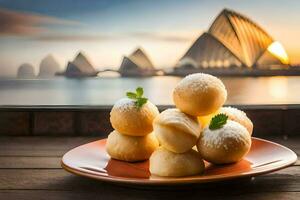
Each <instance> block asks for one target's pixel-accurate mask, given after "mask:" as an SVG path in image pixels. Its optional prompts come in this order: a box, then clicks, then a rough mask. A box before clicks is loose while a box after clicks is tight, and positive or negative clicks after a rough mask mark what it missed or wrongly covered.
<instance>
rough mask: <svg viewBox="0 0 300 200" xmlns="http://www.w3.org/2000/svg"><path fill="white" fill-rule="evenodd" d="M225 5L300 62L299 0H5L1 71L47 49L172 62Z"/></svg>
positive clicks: (112, 63) (114, 59) (0, 9)
mask: <svg viewBox="0 0 300 200" xmlns="http://www.w3.org/2000/svg"><path fill="white" fill-rule="evenodd" d="M223 8H229V9H233V10H235V11H237V12H240V13H242V14H244V15H246V16H248V17H249V18H250V19H252V20H253V21H254V22H257V23H258V24H259V25H260V26H261V27H263V28H264V29H265V30H266V31H267V32H268V33H269V34H270V35H271V36H272V37H273V38H274V39H275V40H277V41H279V42H281V43H282V45H283V46H284V47H285V49H286V51H287V53H288V54H289V57H290V60H291V63H292V64H298V63H300V56H299V54H300V26H299V25H300V12H299V10H300V1H296V0H286V1H282V0H281V1H279V0H273V1H267V0H252V1H241V0H223V1H220V0H219V1H217V0H216V1H212V0H208V1H200V0H185V1H176V0H161V1H158V0H153V1H150V0H148V1H145V0H127V1H125V0H101V1H100V0H89V1H87V0H42V1H41V0H26V1H25V0H24V1H22V0H0V76H15V74H16V71H17V68H18V66H19V65H21V64H22V63H31V64H33V65H34V66H35V68H36V73H37V72H38V65H39V63H40V61H41V59H42V58H44V57H45V56H46V55H47V54H53V55H54V57H56V58H57V60H58V61H59V63H60V64H61V68H62V70H63V69H64V67H65V65H66V62H67V61H68V60H71V59H73V58H74V56H75V54H76V53H77V52H78V51H80V50H82V51H83V52H85V54H86V55H87V56H88V58H89V59H90V60H91V62H92V63H93V64H94V66H95V67H96V68H98V69H101V68H102V67H105V68H107V67H112V68H117V67H118V66H119V65H120V62H121V59H122V56H123V55H128V54H129V53H130V52H131V51H133V50H134V49H135V48H136V47H138V46H140V47H142V48H143V49H144V50H145V52H146V53H147V54H148V55H149V57H150V59H151V60H152V61H153V63H154V65H155V66H156V67H170V66H173V65H174V64H175V63H176V62H177V61H178V59H179V58H180V57H181V56H182V55H183V54H184V53H185V51H186V50H187V49H188V48H189V47H190V45H191V44H192V43H193V41H194V40H195V39H196V38H197V37H198V36H199V35H200V34H201V33H202V32H203V31H206V30H207V29H208V28H209V26H210V24H211V23H212V22H213V20H214V18H215V17H216V16H217V15H218V14H219V12H220V11H221V10H222V9H223Z"/></svg>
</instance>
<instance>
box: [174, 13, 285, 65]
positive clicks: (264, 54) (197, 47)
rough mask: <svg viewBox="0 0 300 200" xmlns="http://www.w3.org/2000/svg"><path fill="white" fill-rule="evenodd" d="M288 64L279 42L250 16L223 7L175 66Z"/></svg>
mask: <svg viewBox="0 0 300 200" xmlns="http://www.w3.org/2000/svg"><path fill="white" fill-rule="evenodd" d="M287 65H289V59H288V55H287V54H286V52H285V50H284V48H283V47H282V46H281V44H280V43H279V42H277V41H274V40H273V38H272V37H271V36H270V35H269V34H268V33H266V32H265V31H264V30H263V29H262V28H261V27H259V26H258V25H257V24H255V23H254V22H252V21H251V20H250V19H249V18H247V17H245V16H243V15H241V14H239V13H236V12H234V11H231V10H228V9H224V10H223V11H222V12H221V13H220V14H219V15H218V16H217V18H216V19H215V21H214V22H213V23H212V25H211V26H210V28H209V30H208V31H207V32H205V33H203V34H202V35H201V36H200V37H199V38H198V39H197V40H196V41H195V42H194V43H193V45H192V46H191V47H190V49H189V50H188V51H187V52H186V53H185V55H184V56H183V57H182V58H181V60H180V61H179V62H178V64H177V66H176V68H177V70H181V69H182V70H184V69H187V68H188V69H190V68H197V69H199V68H200V69H209V68H214V69H218V68H222V69H223V68H246V69H252V68H256V69H260V68H261V69H266V68H267V69H270V68H273V67H278V66H279V67H283V66H287Z"/></svg>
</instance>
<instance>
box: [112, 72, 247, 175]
mask: <svg viewBox="0 0 300 200" xmlns="http://www.w3.org/2000/svg"><path fill="white" fill-rule="evenodd" d="M127 96H128V98H123V99H121V100H119V101H118V102H117V103H116V104H115V105H114V107H113V109H112V111H111V113H110V121H111V124H112V126H113V128H114V129H115V130H114V131H113V132H111V133H110V135H109V136H108V139H107V145H106V149H107V152H108V154H109V155H110V156H111V157H112V158H114V159H118V160H123V161H128V162H134V161H141V160H146V159H149V158H150V159H149V160H150V172H151V174H154V175H158V176H171V177H178V176H190V175H196V174H200V173H202V172H203V171H204V169H205V166H204V161H203V160H206V161H208V162H210V163H213V164H228V163H234V162H237V161H239V160H241V159H242V158H243V157H244V156H245V154H246V153H247V152H248V151H249V149H250V146H251V134H252V130H253V124H252V122H251V120H250V119H249V118H248V117H247V116H246V114H245V113H244V112H242V111H240V110H238V109H236V108H232V107H222V106H223V104H224V103H225V101H226V98H227V91H226V88H225V86H224V85H223V83H222V81H221V80H220V79H218V78H216V77H214V76H212V75H208V74H203V73H197V74H192V75H189V76H187V77H185V78H183V79H182V80H181V81H180V82H179V83H178V85H177V86H176V87H175V89H174V91H173V100H174V103H175V105H176V108H173V109H167V110H165V111H163V112H162V113H160V114H159V112H158V110H157V108H156V106H155V105H153V104H152V103H151V102H150V101H148V100H147V99H146V98H144V97H143V90H142V88H137V90H136V93H128V94H127ZM159 145H160V146H159ZM150 156H151V157H150Z"/></svg>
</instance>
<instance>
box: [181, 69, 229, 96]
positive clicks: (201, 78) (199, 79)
mask: <svg viewBox="0 0 300 200" xmlns="http://www.w3.org/2000/svg"><path fill="white" fill-rule="evenodd" d="M213 87H215V88H219V89H220V90H222V91H225V92H226V89H225V86H224V84H223V83H222V81H221V80H220V79H218V78H217V77H215V76H212V75H210V74H204V73H195V74H190V75H188V76H186V77H185V78H184V79H182V80H181V81H180V82H179V84H178V86H177V87H176V89H179V90H180V89H184V90H185V89H187V88H189V89H191V90H192V91H197V90H199V89H201V90H202V91H204V92H205V91H207V90H208V89H209V88H213ZM226 95H227V94H226Z"/></svg>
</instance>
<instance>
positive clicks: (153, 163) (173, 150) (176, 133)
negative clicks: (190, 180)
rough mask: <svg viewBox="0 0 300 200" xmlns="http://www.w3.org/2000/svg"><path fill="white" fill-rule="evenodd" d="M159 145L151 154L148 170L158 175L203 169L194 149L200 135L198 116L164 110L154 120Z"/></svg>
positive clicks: (199, 171) (187, 174)
mask: <svg viewBox="0 0 300 200" xmlns="http://www.w3.org/2000/svg"><path fill="white" fill-rule="evenodd" d="M153 126H154V133H155V135H156V137H157V139H158V141H159V143H160V145H161V146H160V147H159V148H158V149H157V150H156V151H155V152H154V153H153V154H152V155H151V157H150V172H151V173H152V174H155V175H159V176H189V175H194V174H199V173H201V172H203V171H204V162H203V160H202V158H201V157H200V156H199V154H198V152H197V151H195V150H194V149H192V148H193V146H194V145H196V142H197V139H198V137H199V135H200V126H199V124H198V122H197V118H196V117H193V116H190V115H187V114H185V113H183V112H181V111H180V110H178V109H167V110H165V111H163V112H162V113H161V114H159V115H158V116H157V117H156V118H155V120H154V122H153Z"/></svg>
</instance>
